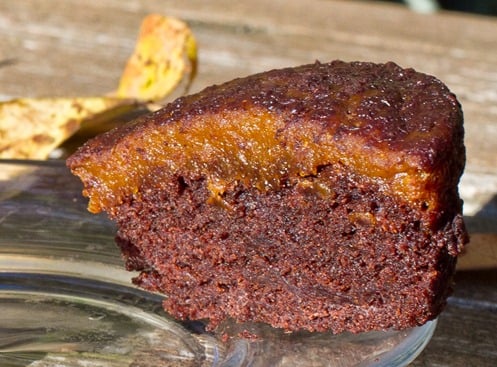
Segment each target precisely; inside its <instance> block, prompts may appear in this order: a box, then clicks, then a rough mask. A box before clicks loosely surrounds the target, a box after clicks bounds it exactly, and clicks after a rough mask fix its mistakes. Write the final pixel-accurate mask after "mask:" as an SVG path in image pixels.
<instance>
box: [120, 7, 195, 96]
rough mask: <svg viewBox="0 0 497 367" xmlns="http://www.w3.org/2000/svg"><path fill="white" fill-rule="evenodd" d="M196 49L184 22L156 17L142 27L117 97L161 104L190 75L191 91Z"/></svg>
mask: <svg viewBox="0 0 497 367" xmlns="http://www.w3.org/2000/svg"><path fill="white" fill-rule="evenodd" d="M196 64H197V45H196V41H195V38H194V36H193V33H192V31H191V30H190V28H189V27H188V26H187V25H186V24H185V23H184V22H182V21H181V20H179V19H176V18H173V17H165V16H161V15H157V14H152V15H149V16H147V17H146V18H145V19H144V20H143V23H142V26H141V29H140V35H139V37H138V41H137V44H136V47H135V50H134V53H133V55H132V56H131V57H130V59H129V60H128V63H127V65H126V67H125V69H124V72H123V74H122V76H121V80H120V83H119V87H118V89H117V96H118V97H122V98H136V99H138V100H142V101H160V100H162V99H164V97H166V96H167V95H168V94H170V93H171V92H172V91H173V90H174V89H175V88H176V87H177V86H178V85H179V84H180V82H181V81H182V80H183V79H184V77H185V76H186V75H187V76H188V78H187V81H186V88H187V89H188V87H189V85H190V83H191V81H192V79H193V78H194V76H195V73H196Z"/></svg>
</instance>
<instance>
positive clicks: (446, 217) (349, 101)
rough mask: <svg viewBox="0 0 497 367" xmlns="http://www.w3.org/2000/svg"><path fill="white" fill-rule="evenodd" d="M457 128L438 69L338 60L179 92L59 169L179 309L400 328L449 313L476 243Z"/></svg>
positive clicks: (196, 314)
mask: <svg viewBox="0 0 497 367" xmlns="http://www.w3.org/2000/svg"><path fill="white" fill-rule="evenodd" d="M463 136H464V130H463V117H462V112H461V108H460V106H459V103H458V102H457V100H456V98H455V96H454V95H453V94H452V93H451V92H450V91H449V90H448V89H447V88H446V87H445V86H444V85H443V84H442V83H441V82H440V81H439V80H437V79H436V78H434V77H431V76H428V75H425V74H422V73H418V72H416V71H414V70H412V69H402V68H400V67H399V66H397V65H395V64H393V63H387V64H372V63H362V62H354V63H345V62H341V61H334V62H331V63H326V64H321V63H315V64H311V65H304V66H301V67H296V68H287V69H280V70H272V71H268V72H266V73H261V74H256V75H253V76H249V77H247V78H241V79H236V80H233V81H231V82H228V83H225V84H222V85H218V86H213V87H209V88H207V89H205V90H204V91H202V92H200V93H198V94H195V95H191V96H187V97H182V98H179V99H178V100H176V101H175V102H173V103H171V104H170V105H168V106H166V107H165V108H163V109H162V110H160V111H157V112H156V113H153V114H151V115H149V116H146V117H144V118H141V119H138V120H137V121H136V122H134V123H132V124H129V125H126V126H123V127H121V128H118V129H116V130H113V131H111V132H109V133H106V134H103V135H100V136H98V137H97V138H95V139H93V140H91V141H89V142H88V143H87V144H86V145H85V146H83V147H82V148H81V149H80V150H79V151H78V152H77V153H75V154H74V155H73V156H72V157H70V158H69V159H68V166H69V167H70V168H71V170H72V171H73V173H74V174H76V175H78V176H79V177H80V178H81V179H82V181H83V184H84V194H85V195H86V196H88V197H89V199H90V202H89V209H90V211H93V212H99V211H101V210H104V211H106V212H107V213H108V214H109V216H110V217H111V218H112V219H113V220H115V221H116V222H117V224H118V228H119V230H118V234H117V243H118V245H119V246H120V248H121V249H122V253H123V256H124V258H125V260H126V265H127V267H128V269H130V270H138V271H139V272H140V275H139V276H138V277H137V278H136V279H135V280H134V281H135V283H136V284H138V285H139V286H141V287H143V288H145V289H148V290H151V291H158V292H161V293H163V294H165V295H166V296H167V298H166V299H165V301H164V307H165V308H166V310H167V311H168V312H170V313H171V314H172V315H174V316H175V317H177V318H180V319H195V320H196V319H209V322H210V323H209V328H211V329H215V328H216V326H218V325H219V324H220V323H222V322H223V321H224V320H225V319H227V318H232V319H235V320H238V321H241V322H242V321H258V322H264V323H268V324H270V325H273V326H275V327H280V328H283V329H286V330H301V329H305V330H310V331H327V330H331V331H333V332H336V333H338V332H342V331H351V332H361V331H367V330H385V329H389V328H396V329H403V328H407V327H411V326H416V325H421V324H423V323H425V322H426V321H428V320H431V319H433V318H435V317H436V316H437V315H438V314H439V313H440V312H441V310H442V309H443V307H444V305H445V303H446V298H447V297H448V295H449V294H450V292H451V279H452V276H453V273H454V269H455V264H456V258H457V255H458V254H459V253H460V252H461V251H462V249H463V246H464V244H465V243H466V242H467V240H468V239H467V234H466V230H465V228H464V223H463V220H462V215H461V212H462V201H461V200H460V198H459V194H458V190H457V185H458V182H459V178H460V176H461V174H462V171H463V168H464V163H465V150H464V144H463Z"/></svg>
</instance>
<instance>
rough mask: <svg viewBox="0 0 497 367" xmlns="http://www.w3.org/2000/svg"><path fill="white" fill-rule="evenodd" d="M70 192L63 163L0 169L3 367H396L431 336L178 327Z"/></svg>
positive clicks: (73, 185) (77, 188)
mask: <svg viewBox="0 0 497 367" xmlns="http://www.w3.org/2000/svg"><path fill="white" fill-rule="evenodd" d="M81 188H82V187H81V183H80V182H79V180H78V179H76V178H75V177H73V176H72V175H71V174H70V173H69V171H68V170H67V168H66V167H65V166H64V163H63V162H58V161H47V162H26V161H22V162H21V161H1V162H0V310H1V312H0V365H1V366H3V367H10V366H31V367H44V366H86V367H93V366H99V367H107V366H109V367H111V366H112V367H114V366H134V367H152V366H154V367H158V366H168V367H170V366H171V367H172V366H187V367H188V366H219V367H221V366H222V367H235V366H251V367H269V366H271V367H273V366H306V367H318V366H337V367H338V366H340V367H346V366H377V367H379V366H405V365H407V364H408V363H409V362H411V361H412V360H413V359H414V358H415V357H416V356H417V355H418V354H419V353H420V352H421V351H422V350H423V348H424V347H425V345H426V344H427V342H428V341H429V340H430V338H431V336H432V334H433V331H434V329H435V326H436V321H432V322H429V323H427V324H425V325H424V326H421V327H418V328H413V329H410V330H405V331H389V332H369V333H362V334H356V335H354V334H348V333H343V334H340V335H332V334H329V333H300V332H299V333H293V334H292V333H291V334H286V333H283V332H281V331H280V330H275V329H273V328H270V327H267V326H263V325H257V324H245V325H240V324H236V323H227V324H226V325H224V326H223V328H222V331H221V332H220V333H207V332H206V331H205V329H204V325H203V324H202V323H201V322H178V321H176V320H174V319H173V318H172V317H170V316H169V315H167V314H166V313H165V312H164V311H163V310H162V307H161V300H162V297H161V296H160V295H157V294H152V293H149V292H145V291H143V290H140V289H137V288H136V287H134V286H132V284H131V281H130V279H131V278H132V277H133V276H134V275H135V274H133V273H130V272H127V271H125V270H124V267H123V263H122V260H121V257H120V254H119V251H118V249H117V247H116V246H115V244H114V238H113V237H114V233H115V227H114V225H113V224H112V223H111V222H110V221H109V220H108V219H107V218H106V217H105V216H104V215H92V214H90V213H88V212H87V211H86V199H84V198H83V197H82V196H81ZM244 330H248V331H249V332H251V333H255V334H257V335H261V336H262V338H259V339H256V340H251V339H244V338H242V337H239V335H240V333H241V332H242V331H244ZM226 335H228V336H230V337H229V338H228V340H227V341H226V338H224V337H223V336H226Z"/></svg>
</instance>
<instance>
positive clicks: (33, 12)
mask: <svg viewBox="0 0 497 367" xmlns="http://www.w3.org/2000/svg"><path fill="white" fill-rule="evenodd" d="M152 12H158V13H162V14H168V15H174V16H178V17H180V18H182V19H184V20H186V21H187V22H189V23H190V25H191V26H192V28H193V31H194V33H195V35H196V37H197V39H198V41H199V50H200V54H199V57H200V60H199V62H200V65H199V74H198V77H197V79H196V81H195V83H194V85H193V88H192V91H198V90H200V89H201V88H203V87H205V86H207V85H210V84H212V83H220V82H223V81H225V80H229V79H232V78H234V77H237V76H243V75H247V74H250V73H254V72H258V71H263V70H267V69H270V68H276V67H284V66H290V65H297V64H302V63H309V62H313V61H314V60H316V59H319V60H321V61H327V60H331V59H344V60H370V61H378V62H383V61H390V60H392V61H395V62H397V63H399V64H400V65H402V66H406V67H407V66H410V67H414V68H416V69H418V70H420V71H424V72H427V73H430V74H433V75H436V76H438V77H439V78H440V79H441V80H442V81H444V82H445V83H447V84H448V85H449V87H450V88H451V89H452V90H453V91H454V92H455V93H456V94H457V95H458V97H459V99H460V101H461V103H462V105H463V108H464V111H465V117H466V132H467V134H466V145H467V153H468V164H467V171H466V174H465V176H464V177H463V180H462V184H461V194H462V196H463V197H464V199H465V201H466V203H467V206H466V208H465V213H466V215H467V222H468V226H469V228H470V230H471V232H472V233H473V234H474V239H475V240H474V246H475V250H474V251H473V250H471V246H470V247H469V249H468V256H467V257H463V258H462V259H461V262H460V269H461V272H460V274H459V275H458V279H457V281H458V283H459V284H458V286H457V287H456V291H455V294H454V298H453V299H452V301H451V303H450V304H449V307H448V310H447V312H445V313H444V314H443V315H442V316H441V318H440V324H439V327H438V329H437V331H436V333H435V336H434V339H433V341H432V342H431V343H430V344H429V346H428V348H427V349H426V351H425V352H424V353H423V354H422V355H421V356H420V358H418V360H416V361H415V362H414V364H413V365H414V366H456V367H458V366H468V365H478V366H491V365H492V366H493V365H496V364H497V355H496V354H495V350H497V338H496V334H495V328H496V326H497V320H496V319H495V310H496V309H497V293H496V292H497V287H496V285H497V283H496V281H495V279H496V273H497V268H496V266H495V265H494V263H492V261H493V260H492V259H493V258H488V254H489V253H491V254H493V252H492V251H494V250H495V248H496V246H497V243H496V241H497V239H496V233H497V209H496V208H497V199H496V198H497V166H496V165H495V160H496V158H497V144H496V143H495V142H496V141H497V52H495V50H497V37H495V35H496V34H497V20H496V19H495V18H487V17H478V16H469V15H461V14H455V13H447V12H442V13H439V14H434V15H421V14H415V13H412V12H410V11H408V10H407V9H405V8H403V7H401V6H398V5H391V4H388V5H387V4H384V3H375V2H367V3H366V2H360V1H332V0H307V1H305V0H272V1H265V0H252V1H242V2H234V1H231V0H217V1H209V2H207V1H202V0H189V1H182V2H179V1H172V0H163V1H162V0H148V1H145V0H127V1H121V0H87V1H84V2H81V1H79V0H50V1H45V0H23V1H17V0H4V1H1V2H0V98H1V99H5V98H11V97H16V96H48V95H50V96H67V95H72V96H81V95H97V94H104V93H107V92H109V91H112V90H113V89H114V88H115V87H116V86H117V82H118V79H119V76H120V74H121V71H122V68H123V66H124V63H125V61H126V59H127V57H128V55H130V53H131V52H132V49H133V46H134V42H135V38H136V36H137V32H138V27H139V24H140V22H141V20H142V18H143V17H144V16H145V15H146V14H148V13H152ZM475 268H481V269H483V270H480V271H478V272H477V271H475V270H469V269H475Z"/></svg>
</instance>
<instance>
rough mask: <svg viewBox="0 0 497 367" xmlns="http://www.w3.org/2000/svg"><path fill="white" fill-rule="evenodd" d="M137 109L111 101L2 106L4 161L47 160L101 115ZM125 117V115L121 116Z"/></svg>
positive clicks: (27, 100)
mask: <svg viewBox="0 0 497 367" xmlns="http://www.w3.org/2000/svg"><path fill="white" fill-rule="evenodd" d="M132 108H136V102H135V101H130V100H125V99H119V98H111V97H83V98H20V99H15V100H11V101H6V102H1V103H0V158H1V159H46V158H47V157H48V155H49V153H50V152H51V151H52V150H53V149H54V148H55V147H57V146H58V145H59V144H60V143H61V142H63V141H64V140H65V139H66V138H67V137H69V136H71V135H72V134H73V133H74V132H76V131H77V130H78V129H79V128H80V126H81V124H82V123H84V122H86V121H90V120H92V119H95V118H97V117H98V116H99V115H101V114H103V113H104V112H105V114H109V113H114V114H117V113H118V111H122V110H123V109H124V110H130V109H132ZM119 113H121V112H119Z"/></svg>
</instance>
